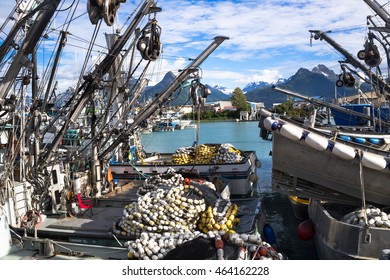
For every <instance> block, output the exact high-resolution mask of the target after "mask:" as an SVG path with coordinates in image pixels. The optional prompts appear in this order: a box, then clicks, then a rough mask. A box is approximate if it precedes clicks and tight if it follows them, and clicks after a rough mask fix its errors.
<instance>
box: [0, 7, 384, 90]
mask: <svg viewBox="0 0 390 280" xmlns="http://www.w3.org/2000/svg"><path fill="white" fill-rule="evenodd" d="M86 2H87V1H86V0H82V1H80V3H79V4H78V7H77V10H76V12H75V14H74V16H75V17H77V19H76V20H74V21H73V22H72V23H71V24H70V25H69V29H68V31H69V32H70V34H71V35H70V36H69V39H68V44H67V46H66V49H65V51H64V58H63V59H62V60H61V62H62V69H61V71H59V72H58V80H59V81H60V83H59V87H60V88H67V87H68V86H69V85H71V84H72V83H74V81H75V79H76V78H77V75H78V74H77V73H78V71H79V70H80V69H81V68H82V64H83V57H84V56H85V54H86V49H87V48H88V41H89V40H90V38H91V36H92V35H91V34H92V32H93V29H94V26H93V25H91V24H90V21H89V18H88V15H87V14H86V10H87V5H86ZM141 2H142V1H141V0H127V1H126V3H122V4H121V7H120V10H119V15H118V17H117V22H116V23H115V25H114V26H113V27H105V26H103V24H102V27H101V29H100V33H99V35H98V38H97V40H96V42H97V43H98V45H99V46H100V48H99V47H97V48H96V49H95V50H94V52H93V53H92V54H91V56H90V58H91V61H92V60H93V59H96V58H97V56H98V55H99V54H100V53H105V52H106V51H107V50H106V49H105V48H104V46H105V41H104V35H103V33H104V32H107V33H109V32H112V31H113V30H115V29H117V28H119V27H123V26H124V25H125V24H126V19H127V18H128V16H129V14H132V13H133V12H134V10H135V9H136V8H137V6H138V5H139V4H140V3H141ZM156 2H157V5H158V6H160V7H161V8H162V10H163V11H162V12H161V13H158V14H157V17H156V18H157V21H158V24H159V25H160V27H161V29H162V34H161V41H162V43H163V53H162V55H161V59H160V60H159V61H157V62H155V63H154V65H153V67H152V68H151V69H152V71H153V73H152V72H151V73H150V74H149V75H150V79H151V83H154V82H156V81H157V80H159V79H162V77H163V75H164V74H165V73H166V72H167V71H173V72H174V73H177V71H178V70H179V69H182V68H183V67H185V66H186V65H188V63H189V60H188V59H189V58H195V57H196V56H197V55H198V54H199V53H201V52H202V51H203V50H204V49H205V48H206V46H208V45H209V44H210V43H211V42H212V39H213V38H214V37H215V36H219V35H222V36H227V37H229V40H227V41H225V42H223V43H222V45H221V46H220V47H219V48H218V49H217V50H216V51H215V52H214V53H212V54H211V56H210V57H209V58H208V59H207V60H206V61H205V62H204V63H203V64H202V65H201V69H202V76H203V82H204V83H207V84H209V85H211V86H214V85H220V86H226V87H228V88H231V89H233V88H235V87H241V88H243V87H245V85H247V84H248V83H249V82H257V81H267V82H275V81H276V80H277V79H278V78H288V77H290V76H291V75H293V74H294V73H295V72H296V71H297V70H298V69H299V68H300V67H304V68H307V69H312V68H313V67H314V66H316V65H318V64H325V65H327V66H328V67H330V68H332V69H334V70H335V71H339V67H338V61H339V60H342V59H343V57H342V56H341V55H340V54H338V53H337V52H336V51H335V50H333V49H332V48H331V47H330V46H328V45H327V44H326V43H325V42H322V41H314V40H313V42H312V45H311V44H310V33H309V31H308V30H310V29H315V30H322V31H327V30H332V33H330V36H331V37H332V38H333V39H334V40H335V41H336V42H338V43H339V44H340V45H342V46H343V47H344V48H345V49H347V50H349V51H350V52H351V53H352V54H356V53H357V51H358V50H360V49H362V47H363V44H364V42H365V38H366V34H367V25H366V18H367V16H368V15H373V12H372V11H371V9H370V8H369V7H368V5H367V4H366V3H365V2H364V1H363V0H342V1H340V0H291V1H277V0H257V1H254V0H231V1H226V0H225V1H223V0H209V1H203V0H180V1H177V0H159V1H156ZM378 2H379V3H381V4H386V3H387V1H378ZM73 3H74V5H76V3H78V1H77V0H76V1H74V0H65V1H63V3H62V6H61V7H60V9H61V10H65V11H63V12H61V13H60V14H59V15H58V17H57V18H56V20H55V21H54V22H53V25H52V27H53V30H52V32H51V34H49V35H50V38H53V39H56V38H57V36H58V32H57V31H58V30H60V29H61V28H62V27H61V25H62V21H60V19H61V20H62V19H63V18H66V17H67V16H68V13H67V12H68V11H69V10H70V9H69V10H68V9H67V8H68V7H70V6H71V4H73ZM1 4H2V8H1V9H0V21H1V22H3V21H4V19H5V18H6V17H7V16H8V14H9V12H10V11H11V9H12V7H13V6H14V5H15V1H14V0H2V3H1ZM72 7H75V6H72ZM144 23H146V19H145V21H144ZM122 31H123V30H122ZM6 33H7V28H4V32H3V33H2V34H0V39H4V38H5V34H6ZM53 42H54V41H50V39H49V40H47V42H45V43H44V44H46V49H50V46H53V44H54V43H53ZM40 59H42V60H45V58H43V57H42V58H40ZM91 61H89V64H91V63H92V62H91ZM42 64H43V62H42Z"/></svg>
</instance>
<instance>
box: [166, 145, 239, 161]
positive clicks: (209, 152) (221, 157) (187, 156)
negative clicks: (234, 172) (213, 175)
mask: <svg viewBox="0 0 390 280" xmlns="http://www.w3.org/2000/svg"><path fill="white" fill-rule="evenodd" d="M242 160H243V156H242V152H241V151H240V150H238V149H236V148H235V147H234V146H233V145H231V144H228V143H226V144H201V145H197V146H195V147H182V148H179V149H177V150H176V151H175V153H174V154H173V155H172V163H174V164H210V163H214V164H215V163H237V162H241V161H242Z"/></svg>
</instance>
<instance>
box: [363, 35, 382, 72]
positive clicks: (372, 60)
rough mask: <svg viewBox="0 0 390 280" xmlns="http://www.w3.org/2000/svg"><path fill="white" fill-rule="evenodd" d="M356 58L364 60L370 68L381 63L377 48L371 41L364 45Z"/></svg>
mask: <svg viewBox="0 0 390 280" xmlns="http://www.w3.org/2000/svg"><path fill="white" fill-rule="evenodd" d="M357 57H358V58H359V59H360V60H364V62H365V63H366V64H367V65H368V66H370V67H377V66H378V65H379V64H380V63H381V62H382V58H381V55H380V53H379V50H378V47H377V46H376V45H375V44H374V43H373V42H372V40H370V41H367V42H366V43H365V44H364V50H360V51H359V52H358V54H357Z"/></svg>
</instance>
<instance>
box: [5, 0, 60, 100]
mask: <svg viewBox="0 0 390 280" xmlns="http://www.w3.org/2000/svg"><path fill="white" fill-rule="evenodd" d="M60 2H61V0H45V1H44V2H43V3H42V4H41V5H40V6H39V7H38V8H37V10H39V12H38V15H37V18H36V19H35V21H34V23H33V24H32V25H31V27H30V30H29V31H28V34H27V36H26V39H25V40H24V42H23V44H22V45H21V46H20V48H19V50H18V52H17V54H16V55H15V57H14V58H13V60H12V64H11V66H10V68H9V69H8V71H7V73H6V75H5V76H4V78H3V80H2V83H1V84H0V101H1V100H3V99H4V98H5V97H6V96H7V94H8V92H9V91H10V89H11V87H12V85H13V83H14V82H15V80H16V77H17V75H18V73H19V71H20V69H21V68H22V66H25V67H27V68H32V67H33V65H32V62H31V61H30V60H29V59H28V55H30V54H31V53H32V52H33V51H34V49H35V46H36V45H37V43H38V41H39V40H40V38H41V36H42V34H43V32H44V30H45V29H46V26H47V25H48V23H49V22H50V19H51V18H52V17H53V15H54V12H55V11H56V9H57V7H58V5H59V4H60Z"/></svg>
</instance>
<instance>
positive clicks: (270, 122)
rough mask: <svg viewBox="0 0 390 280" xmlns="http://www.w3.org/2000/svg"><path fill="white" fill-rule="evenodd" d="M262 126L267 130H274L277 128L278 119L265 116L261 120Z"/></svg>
mask: <svg viewBox="0 0 390 280" xmlns="http://www.w3.org/2000/svg"><path fill="white" fill-rule="evenodd" d="M263 124H264V127H265V128H266V129H267V130H269V131H274V130H275V129H277V128H278V125H279V123H278V121H276V120H274V119H272V118H271V117H268V118H265V119H264V121H263Z"/></svg>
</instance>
